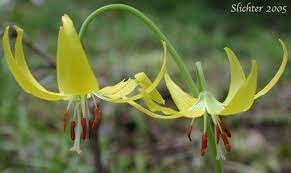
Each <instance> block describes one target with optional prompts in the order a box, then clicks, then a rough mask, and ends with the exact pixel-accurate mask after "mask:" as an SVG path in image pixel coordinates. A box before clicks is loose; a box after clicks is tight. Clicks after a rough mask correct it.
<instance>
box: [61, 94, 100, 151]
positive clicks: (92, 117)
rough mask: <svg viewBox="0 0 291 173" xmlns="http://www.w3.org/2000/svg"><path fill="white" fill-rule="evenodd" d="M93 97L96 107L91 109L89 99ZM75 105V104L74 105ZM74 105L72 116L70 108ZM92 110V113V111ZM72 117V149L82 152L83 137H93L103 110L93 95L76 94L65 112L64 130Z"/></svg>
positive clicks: (84, 138)
mask: <svg viewBox="0 0 291 173" xmlns="http://www.w3.org/2000/svg"><path fill="white" fill-rule="evenodd" d="M90 98H92V99H93V102H94V109H93V111H90V108H89V103H88V99H90ZM72 105H73V106H72ZM71 107H73V111H72V112H73V116H71V117H70V108H71ZM91 112H92V113H91ZM69 118H70V136H71V139H72V140H73V141H74V146H73V147H72V148H71V151H76V152H77V153H79V154H80V153H81V149H80V143H81V139H82V140H86V139H90V138H91V137H92V132H93V129H94V128H97V127H98V126H99V124H100V121H101V111H100V108H99V107H98V105H97V103H96V100H95V97H94V96H93V95H88V96H87V95H86V96H74V97H72V98H71V99H70V100H69V104H68V107H67V109H66V111H65V112H64V131H65V130H66V126H67V121H68V119H69Z"/></svg>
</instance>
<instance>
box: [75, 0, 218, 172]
mask: <svg viewBox="0 0 291 173" xmlns="http://www.w3.org/2000/svg"><path fill="white" fill-rule="evenodd" d="M117 10H120V11H126V12H128V13H131V14H132V15H134V16H136V17H137V18H139V19H140V20H141V21H142V22H143V23H144V24H145V25H146V26H147V27H148V28H149V29H150V30H151V31H152V32H153V33H154V34H155V36H156V37H157V38H158V39H159V40H163V41H165V42H166V44H167V47H168V50H169V52H170V54H171V55H172V56H171V57H172V58H173V60H174V61H175V62H176V64H177V66H178V68H179V70H180V73H181V74H182V76H183V78H184V80H185V82H186V84H187V87H188V89H189V90H190V92H191V94H192V95H194V96H197V95H198V90H197V88H196V86H195V83H194V81H193V80H192V78H191V75H190V72H189V71H188V70H187V68H186V66H185V64H184V63H183V61H182V58H181V57H180V55H179V54H178V53H177V51H176V50H175V48H174V47H173V46H172V44H171V43H170V42H169V40H168V39H167V37H166V36H165V35H164V34H163V33H162V32H161V31H160V30H159V28H158V27H157V26H156V25H155V24H154V23H153V22H152V21H151V20H150V19H149V18H148V17H146V16H145V15H144V14H143V13H141V12H140V11H138V10H137V9H135V8H133V7H130V6H128V5H124V4H111V5H106V6H104V7H101V8H99V9H97V10H95V11H94V12H92V13H91V14H90V15H89V16H88V17H87V18H86V20H85V21H84V23H83V24H82V26H81V29H80V32H79V37H80V39H81V40H82V39H83V37H84V34H85V32H86V30H87V28H88V26H89V24H90V23H91V22H92V21H93V20H94V19H95V18H96V17H97V16H98V15H100V14H102V13H105V12H107V11H117ZM207 125H208V128H207V129H208V130H207V133H208V136H209V139H210V140H209V144H210V148H211V149H210V150H211V158H212V160H213V161H214V164H215V170H216V172H217V173H222V172H223V170H222V167H221V162H220V160H216V147H215V140H214V134H213V130H212V128H211V125H210V122H209V121H208V124H207Z"/></svg>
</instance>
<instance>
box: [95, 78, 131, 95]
mask: <svg viewBox="0 0 291 173" xmlns="http://www.w3.org/2000/svg"><path fill="white" fill-rule="evenodd" d="M121 86H122V87H121ZM136 86H137V83H136V81H135V80H133V79H128V80H127V81H126V82H123V81H122V82H120V83H118V84H117V85H114V86H109V87H105V88H103V89H101V90H99V91H98V92H97V93H98V94H101V95H103V96H105V97H107V98H110V99H122V98H124V97H126V96H127V95H129V94H130V93H132V92H133V91H134V89H135V88H136ZM106 92H107V93H106Z"/></svg>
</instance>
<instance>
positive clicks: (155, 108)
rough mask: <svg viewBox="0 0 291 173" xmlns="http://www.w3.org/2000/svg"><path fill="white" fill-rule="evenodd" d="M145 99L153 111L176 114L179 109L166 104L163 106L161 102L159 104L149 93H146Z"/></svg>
mask: <svg viewBox="0 0 291 173" xmlns="http://www.w3.org/2000/svg"><path fill="white" fill-rule="evenodd" d="M143 100H144V102H145V104H146V106H147V107H148V108H149V110H151V111H152V112H163V113H164V114H167V115H168V114H174V113H177V111H175V110H173V109H171V108H168V107H166V106H161V105H159V104H157V103H156V102H154V101H153V100H152V99H151V96H149V95H144V97H143Z"/></svg>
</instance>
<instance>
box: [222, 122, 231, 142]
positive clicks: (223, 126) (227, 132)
mask: <svg viewBox="0 0 291 173" xmlns="http://www.w3.org/2000/svg"><path fill="white" fill-rule="evenodd" d="M220 127H221V129H222V131H223V132H225V133H226V135H227V137H229V138H231V134H230V131H229V130H228V128H227V126H226V125H225V124H224V123H223V122H222V121H220Z"/></svg>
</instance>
